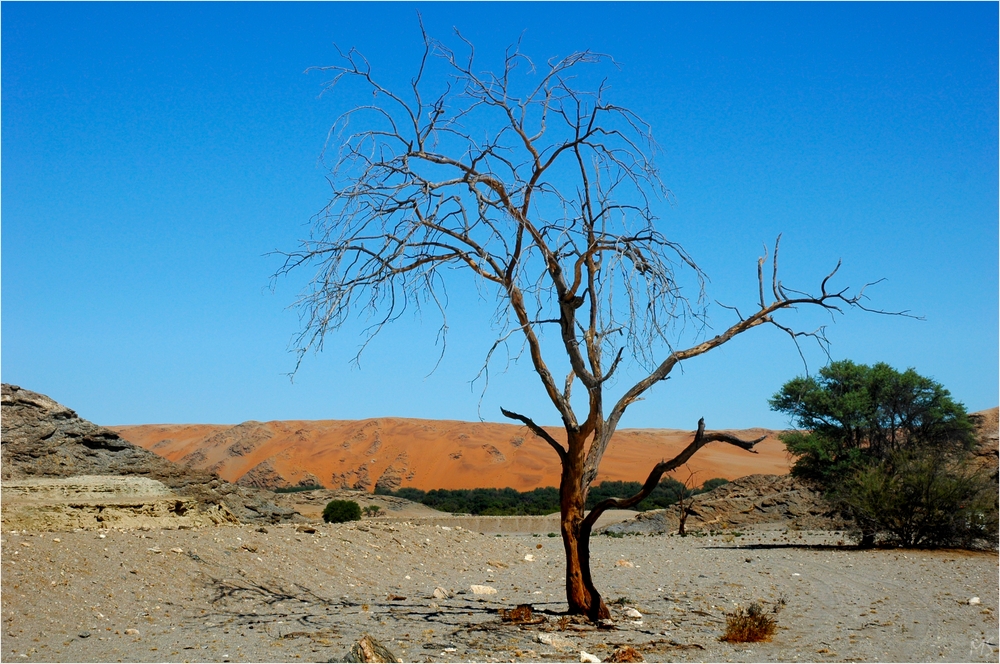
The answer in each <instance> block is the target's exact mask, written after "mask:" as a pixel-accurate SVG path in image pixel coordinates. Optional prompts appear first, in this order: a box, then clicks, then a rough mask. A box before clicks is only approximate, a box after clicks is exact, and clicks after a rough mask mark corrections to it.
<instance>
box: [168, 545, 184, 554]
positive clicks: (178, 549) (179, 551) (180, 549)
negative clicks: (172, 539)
mask: <svg viewBox="0 0 1000 664" xmlns="http://www.w3.org/2000/svg"><path fill="white" fill-rule="evenodd" d="M170 551H171V552H172V553H184V549H182V548H180V547H179V546H175V547H174V548H172V549H170Z"/></svg>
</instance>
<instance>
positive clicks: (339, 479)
mask: <svg viewBox="0 0 1000 664" xmlns="http://www.w3.org/2000/svg"><path fill="white" fill-rule="evenodd" d="M330 480H331V482H332V484H331V486H332V487H333V488H335V489H354V490H357V491H371V489H372V479H371V474H370V473H369V472H368V466H367V465H362V466H360V467H359V468H357V469H356V470H348V471H346V472H343V473H334V474H333V475H332V476H331V477H330Z"/></svg>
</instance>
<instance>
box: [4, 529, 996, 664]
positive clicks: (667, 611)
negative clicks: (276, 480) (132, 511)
mask: <svg viewBox="0 0 1000 664" xmlns="http://www.w3.org/2000/svg"><path fill="white" fill-rule="evenodd" d="M313 529H314V530H315V531H314V532H308V531H309V530H313ZM843 539H844V538H843V535H842V534H841V533H837V532H825V531H796V530H789V529H787V528H775V527H774V526H771V527H767V526H752V527H749V528H745V529H743V530H742V532H738V531H733V530H728V531H720V532H709V533H705V534H702V535H701V536H689V537H686V538H681V537H677V536H672V535H663V534H660V535H638V536H624V537H610V536H596V537H595V539H594V543H593V550H594V551H593V554H594V560H593V571H594V576H595V579H596V582H597V584H598V587H599V588H601V589H602V591H603V592H604V594H605V596H606V598H607V599H608V600H609V601H610V602H612V604H611V609H612V613H613V614H614V618H615V627H614V628H613V629H597V628H596V627H594V626H593V625H590V624H587V623H581V622H577V621H571V620H569V619H568V618H566V617H564V616H563V615H562V612H563V611H565V609H566V604H565V596H564V594H563V581H562V580H563V571H564V562H563V555H562V546H561V542H560V540H559V539H558V538H550V537H548V536H546V534H535V535H530V534H521V535H514V534H504V535H502V536H495V535H484V534H481V533H477V532H473V531H471V530H467V529H462V528H460V527H454V526H452V527H441V526H440V525H438V526H434V525H414V524H412V523H409V522H399V521H390V520H387V519H378V518H376V519H370V520H366V521H363V522H356V523H352V524H341V525H326V524H313V525H311V526H310V525H303V524H298V525H296V524H281V525H266V526H261V525H258V524H253V525H216V526H207V527H199V528H188V529H177V530H160V529H155V528H153V529H149V528H147V529H145V530H144V529H135V530H126V529H120V530H116V529H105V530H100V531H93V530H80V531H76V532H61V533H60V532H24V531H7V532H4V533H3V535H2V541H0V547H2V574H3V583H2V632H0V637H2V641H0V643H2V645H0V657H2V661H4V662H21V661H35V662H37V661H51V662H67V661H73V662H115V661H136V662H139V661H165V662H166V661H169V662H181V661H207V662H220V661H233V662H238V661H239V662H246V661H254V662H255V661H269V662H284V661H323V662H325V661H329V660H339V659H341V658H342V657H343V656H344V655H345V654H346V653H347V652H348V650H349V648H350V646H351V644H352V643H353V642H354V641H356V640H357V639H358V638H360V636H361V635H362V634H365V633H369V634H371V635H373V636H374V637H375V638H376V639H378V640H379V641H381V642H382V643H384V644H385V645H386V646H388V647H389V649H390V650H392V651H393V652H394V653H395V654H396V655H397V656H398V657H399V658H400V659H402V660H403V661H413V662H424V661H445V662H450V661H477V662H485V661H580V651H586V652H587V653H591V654H593V655H596V656H597V657H600V658H602V659H603V658H605V657H607V656H608V655H609V654H610V653H611V652H612V651H613V650H614V648H616V647H617V646H620V645H624V644H629V645H632V646H633V647H634V648H635V649H636V650H638V651H639V652H640V653H641V654H642V656H643V657H644V658H645V660H646V661H675V660H677V661H706V660H707V661H989V662H996V661H997V658H998V652H1000V651H998V647H997V642H998V638H997V637H998V623H997V604H998V584H997V579H998V576H997V575H998V569H997V563H998V557H997V553H996V552H995V551H992V552H968V551H953V550H938V551H903V550H892V549H879V550H867V551H861V550H857V549H853V548H851V547H850V546H848V545H845V544H844V543H843ZM472 585H482V586H489V587H491V588H493V589H495V590H496V591H497V592H496V593H495V594H475V593H474V592H473V591H472V590H471V586H472ZM436 589H437V593H436V594H437V596H435V590H436ZM973 597H977V598H979V599H978V602H973V603H971V604H970V602H969V600H970V599H971V598H973ZM752 601H760V602H763V604H764V606H765V607H766V608H767V609H768V610H775V609H779V611H778V613H777V614H776V615H775V618H776V619H777V622H778V631H777V633H776V635H775V636H774V638H773V640H772V641H770V642H765V643H756V644H730V643H725V642H722V641H720V640H719V637H720V636H721V635H722V633H723V630H724V628H725V620H726V616H725V614H726V613H727V612H731V611H733V610H734V609H735V608H736V607H737V606H744V607H745V606H747V605H748V604H749V603H750V602H752ZM519 604H530V605H531V606H532V607H533V609H534V611H535V615H536V616H541V618H542V619H543V620H542V621H541V622H538V623H537V624H531V625H516V624H510V623H505V622H503V621H502V620H501V617H500V609H509V608H513V607H515V606H516V605H519ZM637 613H638V614H639V615H638V616H637V615H636V614H637Z"/></svg>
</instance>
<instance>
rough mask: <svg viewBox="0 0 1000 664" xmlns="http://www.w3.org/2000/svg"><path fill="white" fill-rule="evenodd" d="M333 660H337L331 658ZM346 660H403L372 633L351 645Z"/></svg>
mask: <svg viewBox="0 0 1000 664" xmlns="http://www.w3.org/2000/svg"><path fill="white" fill-rule="evenodd" d="M330 661H331V662H334V661H336V660H333V659H331V660H330ZM341 661H344V662H402V661H403V660H401V659H399V658H398V657H396V656H395V655H394V654H393V653H392V651H390V650H389V649H388V648H386V647H385V646H384V645H382V644H381V643H379V642H378V641H376V640H375V638H374V637H373V636H372V635H371V634H365V635H364V636H362V637H361V639H360V640H358V641H356V642H355V643H354V645H353V646H351V650H350V652H348V653H347V654H346V655H345V656H344V659H343V660H341Z"/></svg>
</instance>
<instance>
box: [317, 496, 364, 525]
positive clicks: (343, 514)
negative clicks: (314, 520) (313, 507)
mask: <svg viewBox="0 0 1000 664" xmlns="http://www.w3.org/2000/svg"><path fill="white" fill-rule="evenodd" d="M323 520H324V521H326V522H327V523H345V522H347V521H360V520H361V506H360V505H358V504H357V503H356V502H354V501H353V500H331V501H330V502H329V503H327V504H326V508H325V509H324V510H323Z"/></svg>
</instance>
